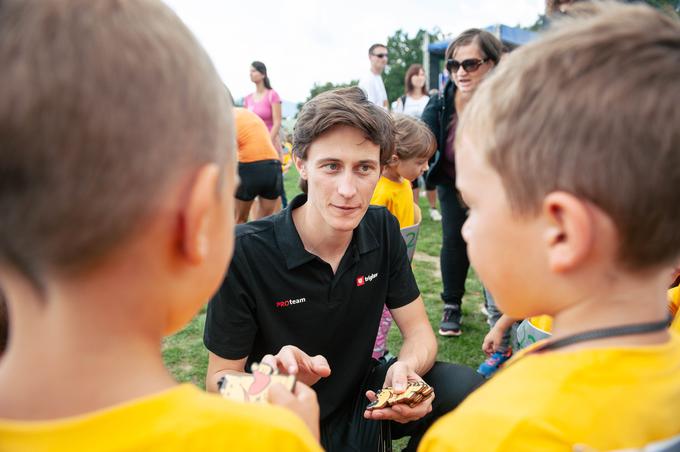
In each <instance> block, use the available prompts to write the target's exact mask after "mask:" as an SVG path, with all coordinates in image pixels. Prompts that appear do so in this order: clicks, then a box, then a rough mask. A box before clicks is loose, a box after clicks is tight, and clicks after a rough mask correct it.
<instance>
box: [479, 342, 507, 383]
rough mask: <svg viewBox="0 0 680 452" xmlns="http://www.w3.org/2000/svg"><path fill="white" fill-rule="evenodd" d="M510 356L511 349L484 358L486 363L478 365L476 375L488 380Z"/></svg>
mask: <svg viewBox="0 0 680 452" xmlns="http://www.w3.org/2000/svg"><path fill="white" fill-rule="evenodd" d="M511 356H512V350H511V349H508V351H506V352H505V353H503V352H495V353H494V354H492V355H491V356H489V357H488V358H486V361H484V362H483V363H482V364H480V365H479V369H477V373H479V374H481V375H482V376H483V377H484V378H490V377H491V376H492V375H493V374H495V373H496V371H497V370H498V369H500V368H501V367H502V366H503V363H505V362H506V361H507V360H508V359H510V357H511Z"/></svg>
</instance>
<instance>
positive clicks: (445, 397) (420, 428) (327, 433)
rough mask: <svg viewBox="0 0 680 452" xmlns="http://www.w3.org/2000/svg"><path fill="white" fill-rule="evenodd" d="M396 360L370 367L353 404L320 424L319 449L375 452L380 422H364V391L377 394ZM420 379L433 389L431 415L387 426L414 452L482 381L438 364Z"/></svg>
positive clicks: (467, 370)
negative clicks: (430, 429)
mask: <svg viewBox="0 0 680 452" xmlns="http://www.w3.org/2000/svg"><path fill="white" fill-rule="evenodd" d="M394 361H396V358H394V359H392V360H390V361H389V362H387V363H384V362H383V363H379V362H378V361H373V367H372V369H371V371H370V372H369V373H368V375H367V376H366V378H365V379H364V381H363V383H362V385H361V389H360V390H359V391H358V393H357V395H356V397H355V399H354V400H352V401H349V402H348V403H347V404H346V405H345V406H344V407H342V408H341V409H339V410H338V411H336V412H335V413H333V414H331V415H330V416H329V417H328V418H327V419H324V421H323V422H321V445H322V446H323V447H324V448H325V449H326V450H327V451H329V452H335V451H365V452H370V451H376V450H379V449H378V448H379V444H380V422H381V421H373V420H368V419H365V418H364V410H365V409H366V405H368V399H367V398H366V395H365V394H366V391H367V390H369V389H370V390H372V391H378V390H379V389H380V388H381V387H382V385H383V383H384V381H385V375H386V373H387V369H388V368H389V367H390V366H391V365H392V363H394ZM423 379H424V380H425V381H426V382H427V383H428V384H429V385H430V386H432V387H433V388H434V391H435V398H434V401H433V402H432V411H431V412H430V413H429V414H428V415H426V416H425V417H423V418H421V419H419V420H417V421H414V422H409V423H407V424H400V423H398V422H390V424H391V425H390V428H391V431H392V439H399V438H401V437H404V436H410V437H411V439H410V440H409V443H408V446H407V447H406V449H404V450H408V451H415V450H416V449H417V447H418V443H419V442H420V440H421V438H422V437H423V435H424V434H425V431H426V430H427V429H428V428H429V427H430V425H432V424H433V423H434V421H436V420H437V419H438V418H439V417H441V416H442V415H444V414H446V413H448V412H449V411H451V410H452V409H454V408H455V407H456V406H458V404H459V403H460V402H462V401H463V399H465V397H467V395H468V394H470V393H471V392H472V391H473V390H474V389H476V388H477V387H478V386H479V385H481V384H482V383H483V382H484V379H483V378H482V377H481V376H480V375H479V374H478V373H477V372H475V371H473V370H472V369H470V368H468V367H465V366H460V365H457V364H449V363H441V362H437V363H435V365H434V366H433V367H432V369H430V371H429V372H428V373H427V374H425V375H424V376H423Z"/></svg>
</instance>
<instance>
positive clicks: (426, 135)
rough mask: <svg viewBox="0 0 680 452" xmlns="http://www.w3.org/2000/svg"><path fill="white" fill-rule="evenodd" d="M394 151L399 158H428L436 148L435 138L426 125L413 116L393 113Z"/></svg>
mask: <svg viewBox="0 0 680 452" xmlns="http://www.w3.org/2000/svg"><path fill="white" fill-rule="evenodd" d="M392 116H393V118H394V129H395V139H394V153H395V155H396V156H397V157H399V160H410V159H415V158H425V159H429V158H430V157H432V155H433V154H434V153H435V151H436V150H437V140H436V138H435V137H434V135H433V134H432V131H431V130H430V128H429V127H427V125H426V124H425V123H424V122H423V121H421V120H419V119H416V118H414V117H413V116H408V115H404V114H401V113H394V114H393V115H392Z"/></svg>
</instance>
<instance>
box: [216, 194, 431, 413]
mask: <svg viewBox="0 0 680 452" xmlns="http://www.w3.org/2000/svg"><path fill="white" fill-rule="evenodd" d="M306 201H307V197H306V195H299V196H297V197H296V198H295V199H294V200H293V201H292V202H291V203H290V206H289V207H288V208H287V209H285V210H283V211H282V212H279V213H277V214H275V215H273V216H271V217H267V218H264V219H262V220H259V221H254V222H251V223H247V224H243V225H239V226H238V227H237V228H236V244H235V249H234V257H233V259H232V262H231V266H230V267H229V272H228V273H227V276H226V278H225V280H224V282H223V283H222V286H221V287H220V289H219V291H218V292H217V294H215V296H214V297H213V298H212V300H211V301H210V304H209V305H208V313H207V317H206V323H205V332H204V338H203V339H204V342H205V346H206V347H207V348H208V350H210V351H211V352H213V353H215V354H216V355H218V356H221V357H223V358H225V359H242V358H244V357H246V356H248V363H247V365H246V369H248V368H249V367H248V366H250V363H252V362H253V361H259V360H260V359H262V357H263V356H264V355H265V354H267V353H272V354H275V353H277V352H278V351H279V350H280V349H281V347H283V346H284V345H288V344H290V345H295V346H297V347H299V348H300V349H301V350H303V351H304V352H306V353H307V354H309V355H310V356H314V355H317V354H320V355H323V356H325V357H326V359H327V360H328V363H329V364H330V367H331V372H332V373H331V376H330V377H328V378H322V379H321V380H320V381H319V382H318V383H317V384H316V385H314V389H315V390H316V392H317V395H318V398H319V404H320V406H321V418H322V419H324V418H326V417H327V416H328V415H330V414H331V413H333V411H335V410H336V409H337V408H339V407H340V406H341V405H342V404H343V402H349V401H351V400H352V399H354V397H356V392H357V391H358V390H359V387H360V384H361V381H362V379H363V377H364V376H365V375H366V373H367V371H368V370H369V366H370V364H371V352H372V350H373V344H374V343H375V337H376V334H377V331H378V323H379V321H380V316H381V313H382V308H383V304H387V306H388V307H389V308H398V307H401V306H404V305H406V304H408V303H410V302H412V301H413V300H415V299H416V298H417V297H418V295H420V292H419V291H418V286H417V285H416V281H415V278H414V277H413V273H412V271H411V266H410V264H409V261H408V258H407V256H406V246H405V244H404V240H403V239H402V237H401V233H400V231H399V225H398V223H397V220H396V218H394V216H392V214H390V213H389V212H388V211H387V210H386V209H385V208H384V207H377V206H370V207H369V208H368V211H367V212H366V215H364V218H363V219H362V220H361V222H360V223H359V225H358V226H357V228H356V229H355V230H354V234H353V236H352V240H351V242H350V244H349V246H348V247H347V251H346V252H345V254H344V256H343V257H342V260H341V261H340V264H339V266H338V269H337V272H336V273H335V274H333V270H332V268H331V266H330V265H329V264H328V263H326V262H324V261H323V260H321V259H320V258H318V257H317V256H315V255H314V254H311V253H309V252H308V251H306V250H305V248H304V246H303V244H302V240H301V239H300V236H299V234H298V232H297V229H295V225H294V223H293V218H292V215H291V212H292V210H293V209H296V208H297V207H300V206H301V205H303V204H304V203H305V202H306Z"/></svg>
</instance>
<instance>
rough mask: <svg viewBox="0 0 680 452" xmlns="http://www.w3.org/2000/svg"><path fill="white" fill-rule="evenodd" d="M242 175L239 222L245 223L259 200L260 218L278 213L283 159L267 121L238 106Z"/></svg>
mask: <svg viewBox="0 0 680 452" xmlns="http://www.w3.org/2000/svg"><path fill="white" fill-rule="evenodd" d="M234 116H235V118H236V141H237V144H238V175H239V178H240V179H241V183H240V184H239V187H238V189H237V190H236V222H237V223H245V222H246V221H248V215H249V213H250V208H251V206H252V204H253V201H254V200H255V198H256V197H257V198H258V199H259V209H255V210H256V212H257V213H256V214H255V215H256V216H257V218H252V219H254V220H257V219H259V218H262V217H266V216H268V215H271V214H272V213H274V210H275V209H276V201H277V200H278V198H279V196H281V186H282V185H281V184H282V180H281V179H282V178H283V175H282V173H281V161H280V160H279V153H278V152H277V151H276V148H274V145H273V144H272V140H271V137H270V136H269V130H268V129H267V126H266V124H265V123H264V121H263V120H262V119H261V118H260V117H259V116H257V115H256V114H255V113H253V112H251V111H249V110H247V109H245V108H235V109H234Z"/></svg>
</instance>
